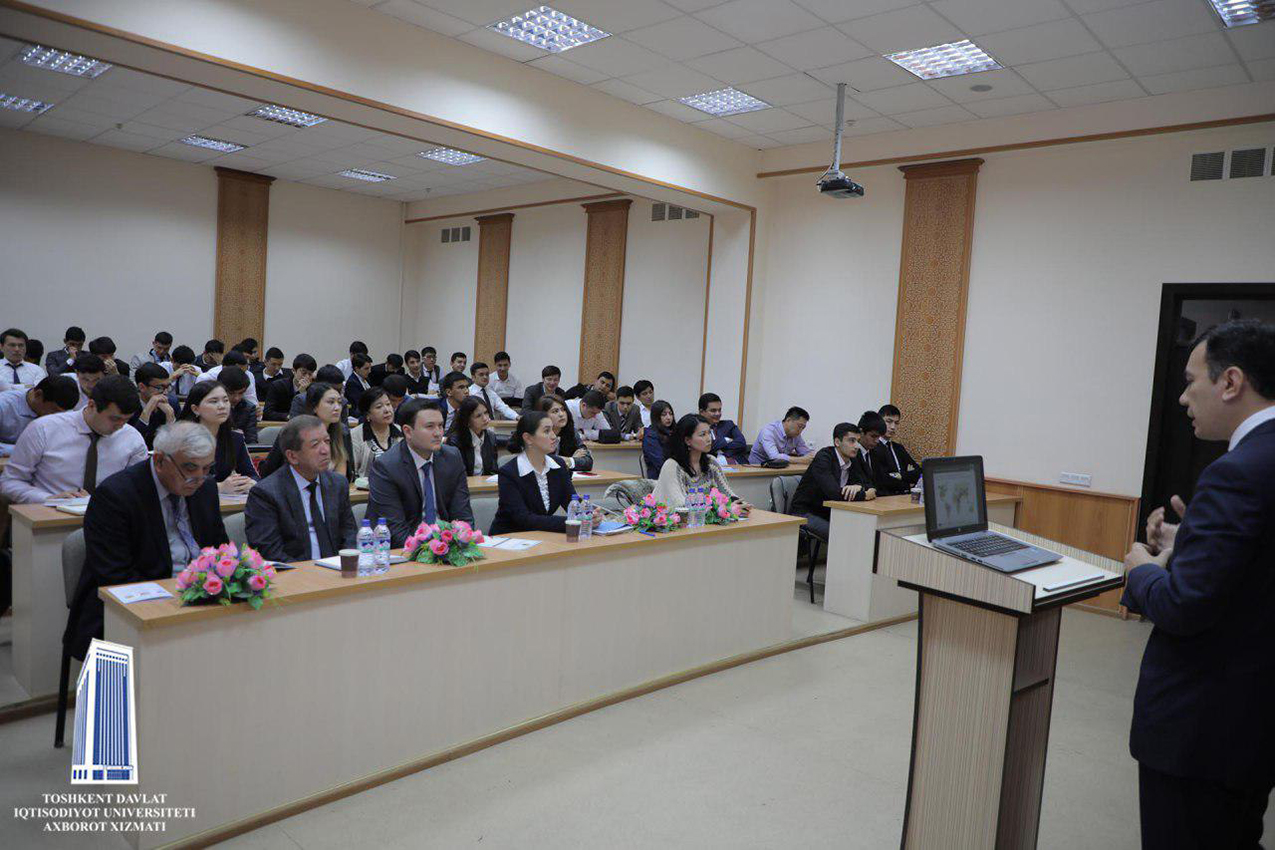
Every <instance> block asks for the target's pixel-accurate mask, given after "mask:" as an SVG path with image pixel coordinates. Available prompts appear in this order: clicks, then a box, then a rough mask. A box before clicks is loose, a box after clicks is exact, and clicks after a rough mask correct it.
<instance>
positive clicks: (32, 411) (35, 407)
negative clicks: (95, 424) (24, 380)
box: [0, 375, 79, 454]
mask: <svg viewBox="0 0 1275 850" xmlns="http://www.w3.org/2000/svg"><path fill="white" fill-rule="evenodd" d="M78 400H79V392H78V390H77V389H76V386H75V382H74V381H73V380H71V379H70V378H68V377H65V376H62V375H53V376H50V377H48V378H45V379H44V380H43V381H41V382H40V383H38V384H36V385H35V387H33V388H32V389H29V390H28V389H23V388H22V387H18V388H16V389H12V390H5V391H4V392H0V449H3V450H4V452H3V453H4V454H9V453H10V452H12V451H13V447H14V445H16V444H17V442H18V438H19V437H21V436H22V432H23V431H25V430H26V429H27V426H28V425H30V424H31V423H32V422H34V421H35V420H36V419H39V418H40V417H41V416H49V415H51V414H54V413H63V412H65V411H67V410H73V409H74V408H75V403H76V402H77V401H78Z"/></svg>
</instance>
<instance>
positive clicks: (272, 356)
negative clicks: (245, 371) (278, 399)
mask: <svg viewBox="0 0 1275 850" xmlns="http://www.w3.org/2000/svg"><path fill="white" fill-rule="evenodd" d="M249 371H250V372H252V380H253V382H254V383H255V384H256V387H257V400H258V401H261V402H265V400H266V398H267V397H268V396H269V394H270V382H271V381H275V380H284V381H290V380H292V370H291V369H285V368H283V352H282V351H281V350H280V349H278V348H275V347H273V346H272V347H270V348H267V349H266V356H265V357H264V358H262V359H261V360H258V361H257V362H256V363H251V364H249Z"/></svg>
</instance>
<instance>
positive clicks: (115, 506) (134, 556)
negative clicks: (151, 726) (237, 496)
mask: <svg viewBox="0 0 1275 850" xmlns="http://www.w3.org/2000/svg"><path fill="white" fill-rule="evenodd" d="M186 511H187V513H189V514H190V530H191V534H192V535H194V538H195V542H196V543H198V544H199V545H200V546H218V545H220V544H222V543H225V542H227V538H226V527H225V526H224V525H223V524H222V521H221V508H220V504H219V501H218V497H217V484H216V483H215V482H214V481H213V480H212V479H208V480H207V481H205V482H204V483H203V486H201V487H200V488H199V489H198V490H197V491H195V494H194V495H193V496H188V497H187V498H186ZM84 546H85V558H84V571H83V572H82V573H81V574H80V583H79V585H78V586H77V587H76V590H75V596H74V597H73V599H72V602H71V613H70V616H69V617H68V618H67V623H66V632H65V634H64V635H63V637H62V641H63V644H64V645H65V646H66V647H67V648H68V649H70V651H71V654H72V655H73V656H75V657H76V658H83V657H84V653H85V652H87V651H88V648H89V639H90V638H94V637H101V636H102V600H101V599H99V598H98V596H97V589H98V588H99V587H105V586H107V585H112V584H127V583H129V582H135V581H155V580H158V579H165V578H169V577H171V576H172V574H173V566H174V564H173V558H172V555H171V554H169V550H168V533H167V532H166V531H165V529H164V511H163V509H162V508H161V507H160V504H159V492H158V491H157V490H156V489H155V482H154V480H153V479H152V478H151V462H150V461H149V460H146V461H143V462H142V463H135V464H133V465H132V466H130V467H128V468H127V469H123V470H121V471H119V472H117V473H115V474H114V475H112V476H110V477H109V478H107V479H106V480H105V481H103V482H102V483H101V484H99V485H97V489H96V490H95V491H93V498H92V499H91V500H89V507H88V511H87V512H86V513H85V514H84ZM176 566H178V567H184V566H186V565H185V564H177V565H176Z"/></svg>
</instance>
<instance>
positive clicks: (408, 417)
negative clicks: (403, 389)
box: [398, 398, 447, 428]
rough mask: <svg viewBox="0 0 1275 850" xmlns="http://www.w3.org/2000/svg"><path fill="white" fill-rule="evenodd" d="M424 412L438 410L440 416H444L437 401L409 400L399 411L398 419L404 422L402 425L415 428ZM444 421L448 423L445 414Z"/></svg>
mask: <svg viewBox="0 0 1275 850" xmlns="http://www.w3.org/2000/svg"><path fill="white" fill-rule="evenodd" d="M422 410H437V411H438V412H439V413H440V414H443V409H442V408H441V407H439V406H438V403H437V402H436V401H430V400H429V399H424V398H409V399H408V400H407V401H405V402H403V406H402V407H400V408H399V409H398V418H399V419H400V420H401V421H402V424H404V425H407V426H409V427H412V428H415V427H416V417H417V416H419V415H420V412H421V411H422ZM443 421H444V422H446V421H447V415H446V414H443Z"/></svg>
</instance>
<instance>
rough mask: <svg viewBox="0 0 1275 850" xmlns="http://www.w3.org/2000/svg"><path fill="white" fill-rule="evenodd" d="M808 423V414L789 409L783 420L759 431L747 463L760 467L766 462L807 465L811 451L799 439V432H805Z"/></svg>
mask: <svg viewBox="0 0 1275 850" xmlns="http://www.w3.org/2000/svg"><path fill="white" fill-rule="evenodd" d="M809 422H810V414H809V413H807V412H806V411H804V410H802V409H801V408H800V407H790V408H788V412H787V413H785V414H784V418H783V419H781V420H780V421H778V422H771V423H770V424H769V425H766V426H764V427H763V428H762V429H761V433H760V434H758V435H757V442H756V443H754V444H753V450H752V452H751V453H750V454H749V455H748V462H749V463H752V464H756V465H757V466H760V465H762V464H764V463H766V462H768V461H772V460H782V461H787V462H788V463H808V462H809V460H808V459H807V460H802V458H808V457H809V455H810V453H811V452H812V451H813V449H811V448H810V446H808V445H806V441H805V440H803V439H801V432H802V431H804V430H806V425H807V424H808V423H809Z"/></svg>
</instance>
